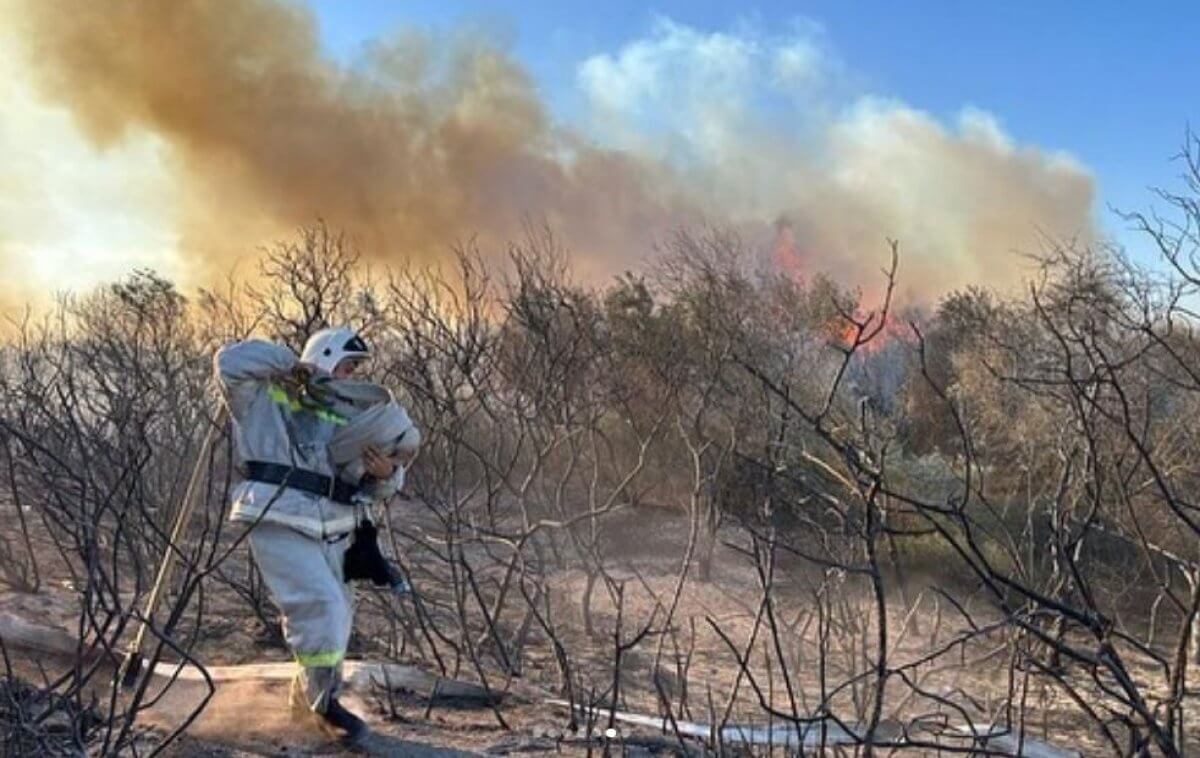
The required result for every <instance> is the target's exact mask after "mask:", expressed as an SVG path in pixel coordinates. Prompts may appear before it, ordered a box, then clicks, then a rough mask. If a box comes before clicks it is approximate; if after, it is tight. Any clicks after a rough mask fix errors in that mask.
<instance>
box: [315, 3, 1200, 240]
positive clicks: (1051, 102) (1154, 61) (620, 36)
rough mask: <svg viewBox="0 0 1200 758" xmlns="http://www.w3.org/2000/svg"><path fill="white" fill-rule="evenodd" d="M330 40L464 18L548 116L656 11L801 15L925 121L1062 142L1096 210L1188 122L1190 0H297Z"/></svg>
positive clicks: (346, 41) (1159, 179)
mask: <svg viewBox="0 0 1200 758" xmlns="http://www.w3.org/2000/svg"><path fill="white" fill-rule="evenodd" d="M310 4H311V6H312V8H313V9H314V11H315V13H316V15H317V17H318V22H319V24H320V30H321V36H322V40H323V42H324V44H325V45H326V47H327V49H328V50H329V51H330V52H331V54H333V55H335V56H336V57H338V58H341V59H345V60H349V59H352V58H353V57H354V55H355V54H356V52H357V51H358V50H359V49H360V46H361V45H362V43H363V42H364V41H366V40H368V39H370V38H372V37H376V36H381V35H384V36H385V35H387V34H388V33H389V32H391V31H393V30H395V29H397V28H405V27H418V28H422V29H426V30H433V31H439V30H448V29H453V28H457V27H459V26H461V25H464V24H468V25H472V26H476V27H480V28H483V29H486V30H488V32H489V33H490V34H492V35H493V36H494V37H495V38H496V39H497V40H499V41H500V43H501V44H504V45H507V46H508V47H509V49H510V51H511V53H512V54H513V55H514V57H516V58H517V59H518V60H519V61H520V62H521V63H522V64H523V65H524V66H525V67H526V68H527V70H528V71H529V72H530V73H531V75H532V76H533V77H534V79H535V81H536V83H537V86H538V88H539V90H540V91H541V93H542V94H543V97H544V99H545V101H546V102H547V103H548V106H549V108H550V109H551V111H552V112H553V113H554V114H555V116H556V117H557V118H560V119H563V120H567V121H569V120H571V119H573V118H578V117H579V116H580V105H579V103H580V98H579V94H578V87H577V72H578V68H579V66H580V64H581V63H582V62H583V61H584V60H586V59H587V58H589V57H590V56H594V55H601V54H612V53H613V52H614V51H617V50H619V49H620V48H621V47H622V46H623V45H625V44H627V43H629V42H630V41H631V40H635V39H638V38H640V37H642V36H644V35H646V34H647V32H648V30H649V29H651V27H652V26H653V25H654V23H655V21H656V19H659V18H661V17H666V18H669V19H671V20H672V21H673V22H676V23H678V24H683V25H686V26H689V27H692V28H694V29H696V30H699V31H701V32H720V31H732V30H736V29H738V28H739V27H742V26H745V25H752V26H754V27H755V28H757V29H759V30H760V31H765V32H766V33H770V32H771V31H772V30H776V29H787V28H790V27H792V26H794V25H795V24H797V23H805V24H814V25H815V26H816V27H817V28H818V29H819V30H820V36H821V38H822V41H823V44H824V45H826V46H827V47H828V48H829V50H830V51H831V52H832V54H833V55H835V56H836V58H837V59H838V60H839V61H840V64H841V65H842V66H844V68H845V69H846V71H847V72H848V73H847V77H846V78H847V79H848V80H849V81H852V82H853V86H854V87H855V88H856V89H857V90H859V92H861V93H864V94H872V95H879V96H883V97H888V98H896V99H898V100H901V101H903V102H904V103H906V104H907V105H908V106H910V107H912V108H915V109H919V110H921V111H924V112H927V113H929V114H931V115H933V116H935V117H937V118H938V119H939V120H946V121H949V120H952V119H953V118H954V116H955V114H957V113H959V112H961V111H962V110H963V109H964V108H967V107H971V108H978V109H981V110H983V111H985V112H987V113H988V114H990V115H991V116H992V117H994V118H995V119H996V121H997V122H998V123H999V125H1000V126H1001V127H1002V128H1003V130H1004V131H1005V133H1006V134H1007V135H1008V136H1010V137H1011V138H1012V139H1013V140H1015V141H1016V142H1017V143H1019V144H1021V145H1030V146H1036V147H1039V148H1042V149H1045V150H1049V151H1065V152H1067V153H1069V154H1070V155H1072V156H1074V157H1076V158H1077V159H1078V160H1079V161H1080V162H1082V163H1083V164H1084V165H1085V166H1086V167H1088V168H1089V169H1090V170H1091V171H1092V172H1094V174H1095V178H1096V181H1097V186H1098V198H1097V205H1098V206H1099V207H1098V211H1097V213H1098V216H1099V218H1100V221H1101V223H1102V224H1103V225H1104V226H1105V227H1106V229H1107V230H1108V231H1110V232H1111V233H1114V234H1117V235H1118V237H1119V239H1121V241H1123V242H1125V243H1126V244H1128V245H1130V246H1131V247H1136V246H1137V245H1138V244H1139V242H1140V240H1139V239H1138V238H1136V237H1133V236H1131V235H1127V234H1124V233H1122V232H1121V228H1122V227H1123V223H1122V222H1121V221H1120V220H1118V219H1116V218H1114V217H1113V215H1112V214H1111V213H1110V212H1109V211H1108V210H1107V206H1108V205H1112V206H1116V207H1118V208H1122V209H1142V208H1145V207H1147V205H1148V204H1150V203H1152V202H1153V201H1154V198H1153V197H1152V195H1151V193H1150V192H1149V191H1148V189H1147V188H1148V187H1150V186H1171V185H1172V184H1173V182H1174V180H1175V177H1176V176H1177V174H1178V172H1179V168H1178V167H1177V166H1175V165H1173V164H1172V162H1171V160H1170V159H1171V157H1172V156H1173V155H1174V154H1175V153H1176V152H1177V151H1178V149H1179V147H1180V145H1181V143H1182V139H1183V135H1184V130H1185V128H1186V127H1187V125H1188V124H1189V123H1190V124H1193V125H1198V124H1200V98H1197V97H1196V95H1195V92H1196V85H1197V83H1200V52H1198V50H1200V45H1198V42H1200V14H1198V13H1197V12H1196V6H1195V5H1194V4H1193V3H1183V2H1157V3H1147V4H1144V7H1135V6H1134V5H1132V4H1129V3H1123V2H1112V1H1110V0H1103V1H1102V0H1096V1H1093V2H1087V3H1082V2H1056V3H1045V2H1037V3H1035V2H1005V3H978V2H929V1H919V2H905V3H885V2H870V3H866V2H830V1H821V2H800V3H783V2H768V3H760V4H751V5H745V6H741V7H736V8H735V7H733V6H732V4H730V3H723V2H711V1H710V0H700V1H699V2H686V3H684V2H659V3H656V4H654V5H650V6H647V5H644V4H641V3H635V2H629V1H628V0H610V2H606V3H586V4H572V3H546V4H540V3H530V2H521V3H513V4H511V5H509V6H508V7H507V8H506V9H502V10H501V9H497V8H496V6H495V5H494V4H490V3H479V2H469V1H465V0H449V1H443V2H437V3H431V2H406V3H398V2H386V1H384V0H361V1H359V2H345V1H344V0H312V2H311V3H310Z"/></svg>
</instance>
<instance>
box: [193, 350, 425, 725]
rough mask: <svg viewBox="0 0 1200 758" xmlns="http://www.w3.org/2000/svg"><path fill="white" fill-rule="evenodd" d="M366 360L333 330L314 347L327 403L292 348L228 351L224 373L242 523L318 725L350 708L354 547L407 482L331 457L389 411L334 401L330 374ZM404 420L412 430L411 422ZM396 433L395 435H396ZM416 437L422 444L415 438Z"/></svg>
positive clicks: (400, 475)
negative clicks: (365, 472)
mask: <svg viewBox="0 0 1200 758" xmlns="http://www.w3.org/2000/svg"><path fill="white" fill-rule="evenodd" d="M331 333H332V335H333V336H332V337H330V334H331ZM347 334H348V335H349V338H347V337H346V335H347ZM331 340H332V342H331ZM354 341H357V342H354ZM314 343H315V344H316V347H315V348H314ZM331 344H332V345H333V347H332V348H330V347H329V345H331ZM358 348H361V349H358ZM310 353H312V355H310ZM356 354H358V355H362V356H365V355H366V354H367V349H366V346H365V345H364V344H363V343H362V341H361V340H360V339H358V338H357V336H355V335H354V334H353V332H350V331H349V330H323V331H322V332H319V333H318V334H317V335H314V338H313V339H310V340H309V344H308V345H307V346H306V349H305V358H306V360H305V361H304V363H305V365H306V366H307V367H309V368H310V369H312V370H314V371H315V376H314V382H313V384H316V385H320V387H321V391H319V392H317V391H313V392H306V391H305V387H304V386H303V383H302V382H297V381H296V380H295V379H294V376H295V372H296V369H297V367H298V365H299V364H300V361H299V360H298V359H297V357H296V355H295V354H294V353H293V352H292V351H291V350H289V349H288V348H286V347H282V346H279V345H275V344H272V343H269V342H264V341H260V340H249V341H245V342H238V343H233V344H230V345H226V346H225V347H223V348H221V349H220V350H219V351H218V352H217V354H216V358H215V361H214V363H215V373H216V378H217V382H218V385H219V386H220V387H221V391H222V394H223V396H224V398H225V401H226V403H227V404H228V405H229V409H230V414H231V416H232V417H233V422H234V423H233V426H234V431H233V437H234V443H235V445H236V455H237V460H238V464H239V467H240V468H241V470H242V473H243V475H244V476H245V477H246V478H245V481H242V482H241V483H239V484H238V485H236V487H235V488H234V489H233V492H232V499H233V507H232V511H231V514H230V518H231V520H233V521H236V522H240V523H246V524H253V529H252V530H251V532H250V536H249V539H250V548H251V551H252V554H253V556H254V559H255V562H256V563H257V565H258V568H259V570H260V572H261V573H262V575H263V580H264V581H265V583H266V585H267V588H268V590H269V591H270V594H271V596H272V599H273V600H274V602H275V603H276V605H278V607H279V609H280V611H281V613H282V616H283V632H284V638H285V640H286V641H287V644H288V647H289V648H290V649H291V651H292V653H293V655H295V657H296V660H297V662H298V663H299V664H300V666H301V670H300V674H299V675H298V679H297V682H296V686H295V687H294V689H293V694H294V696H300V697H302V698H303V701H304V703H305V704H306V705H307V706H308V708H310V709H311V710H312V711H314V712H316V713H317V714H327V711H328V710H329V709H331V708H340V707H339V706H337V704H336V695H337V691H338V687H339V685H340V681H341V664H342V659H343V658H344V657H345V653H346V646H347V643H348V642H349V639H350V630H351V624H352V620H353V615H354V599H353V593H352V591H351V589H350V588H349V587H348V586H347V585H346V583H345V581H344V576H343V560H344V554H345V552H346V550H347V548H348V547H349V543H350V535H351V533H352V532H353V531H354V529H355V526H356V525H357V524H358V523H359V521H360V519H361V518H362V516H363V505H364V504H369V503H370V502H372V501H374V500H377V499H382V498H386V497H388V496H390V495H391V494H393V493H394V492H396V491H397V490H398V489H399V488H400V486H401V485H402V483H403V480H404V469H403V467H401V466H397V467H396V471H395V473H394V474H393V476H392V477H391V478H390V479H388V480H384V481H379V482H373V481H367V480H365V479H364V478H363V476H362V465H361V462H359V461H358V456H361V452H362V446H360V447H359V448H358V456H350V457H345V456H343V458H342V461H341V463H340V464H339V463H337V462H335V461H334V459H333V457H332V456H331V454H330V444H331V442H332V441H333V439H334V437H335V435H337V434H338V432H339V430H343V429H348V428H349V429H354V428H358V427H357V426H354V427H352V426H351V423H352V422H353V420H354V419H355V418H356V417H358V416H359V415H361V414H362V412H363V411H365V410H369V409H370V408H372V407H373V406H375V405H378V404H379V403H378V401H377V402H373V403H372V402H366V401H365V400H363V399H359V400H354V399H353V398H354V392H348V393H347V394H348V395H349V396H350V399H346V398H340V399H338V398H333V397H330V396H329V395H327V392H326V391H327V390H328V389H330V388H331V387H333V386H335V385H336V384H337V382H335V381H329V379H328V374H327V372H328V371H330V370H332V368H333V366H336V365H337V364H336V361H337V360H339V359H341V358H344V357H347V356H354V355H356ZM359 384H361V383H359ZM380 389H381V388H380ZM383 392H385V393H386V391H385V390H384V391H383ZM387 398H388V400H389V401H391V397H390V395H387ZM396 407H398V406H396ZM401 413H403V410H402V409H401ZM387 415H388V416H389V418H390V419H391V420H392V421H393V422H394V421H395V420H396V417H395V415H394V414H392V413H389V414H387ZM404 419H405V421H407V423H408V425H409V426H410V427H411V425H412V422H411V421H408V420H407V414H405V415H404ZM396 430H397V427H396V426H395V425H394V424H393V425H390V426H388V433H389V434H393V433H394V432H396ZM404 434H408V435H410V436H411V437H416V438H417V439H419V435H418V434H417V433H416V431H415V428H413V430H412V431H411V432H408V431H407V430H406V431H405V432H404V433H402V434H401V435H400V436H403V435H404ZM368 436H369V435H368ZM372 439H373V438H372ZM356 462H357V467H356V465H355V464H356ZM355 468H357V471H349V469H355ZM343 474H345V476H343ZM347 480H350V481H347ZM343 710H344V709H343ZM359 723H360V724H361V722H359Z"/></svg>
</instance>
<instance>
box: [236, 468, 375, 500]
mask: <svg viewBox="0 0 1200 758" xmlns="http://www.w3.org/2000/svg"><path fill="white" fill-rule="evenodd" d="M243 470H244V471H245V472H246V478H247V479H252V480H254V481H256V482H265V483H266V484H282V485H283V486H285V487H291V488H292V489H294V490H301V491H303V492H311V493H312V494H314V495H321V496H322V497H327V498H329V499H330V500H333V501H334V502H338V503H342V504H343V505H354V496H355V495H357V494H358V487H355V486H354V485H353V484H346V483H345V482H343V481H342V480H340V479H332V478H330V477H328V476H325V475H324V474H318V473H317V472H315V471H306V470H305V469H302V468H293V467H291V466H284V465H282V464H280V463H268V462H266V461H246V464H245V466H244V467H243Z"/></svg>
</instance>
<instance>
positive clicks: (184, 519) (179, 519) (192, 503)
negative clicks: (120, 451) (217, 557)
mask: <svg viewBox="0 0 1200 758" xmlns="http://www.w3.org/2000/svg"><path fill="white" fill-rule="evenodd" d="M228 420H229V409H228V407H226V405H225V404H224V403H223V402H222V403H221V405H220V409H219V410H218V411H217V417H216V419H215V420H214V421H213V423H212V425H211V426H210V427H209V429H208V432H207V433H206V434H205V435H204V441H203V442H202V443H201V444H200V453H199V455H198V456H197V457H196V465H195V466H193V467H192V475H191V477H190V478H189V479H188V485H187V490H185V491H184V493H183V502H182V503H181V504H180V506H179V512H178V513H177V514H175V524H174V525H173V526H172V528H171V537H170V541H169V542H168V543H167V549H166V551H165V552H164V553H163V557H162V562H161V563H159V565H158V576H157V577H155V579H154V585H153V586H152V587H151V588H150V596H149V597H148V598H147V599H146V608H145V610H144V611H143V613H142V619H141V621H140V622H139V623H138V631H137V635H135V636H134V638H133V642H132V643H131V644H130V646H129V650H128V651H127V652H126V654H125V661H124V662H123V663H122V665H121V682H122V684H124V686H126V687H132V686H133V684H134V682H136V681H137V675H138V673H139V672H140V671H141V669H142V647H143V646H144V645H145V642H146V633H147V631H149V629H150V622H151V620H152V619H153V618H154V614H155V612H156V611H157V610H158V606H159V605H160V604H161V603H162V599H163V597H165V596H166V594H167V588H168V586H169V585H170V583H171V574H172V572H173V571H174V569H175V559H176V553H177V552H178V551H179V550H180V548H179V542H180V539H181V538H182V537H183V535H184V533H185V532H186V531H187V527H188V524H189V523H190V522H191V520H192V512H193V511H194V510H195V508H196V501H197V500H199V499H200V492H201V490H202V489H203V488H202V486H201V485H202V482H203V480H204V473H205V469H206V467H207V462H208V457H209V453H210V452H211V451H212V448H213V445H215V444H216V442H217V437H218V436H219V435H220V434H221V431H222V430H223V429H224V427H225V423H226V421H228Z"/></svg>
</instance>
